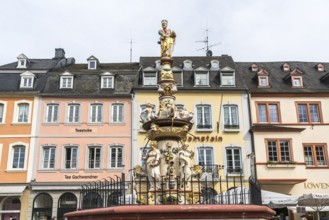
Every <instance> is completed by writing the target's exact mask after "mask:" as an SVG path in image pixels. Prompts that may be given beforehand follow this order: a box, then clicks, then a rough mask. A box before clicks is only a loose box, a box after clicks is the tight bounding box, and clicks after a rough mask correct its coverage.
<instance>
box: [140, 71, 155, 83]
mask: <svg viewBox="0 0 329 220" xmlns="http://www.w3.org/2000/svg"><path fill="white" fill-rule="evenodd" d="M156 84H157V73H156V72H144V77H143V85H144V86H155V85H156Z"/></svg>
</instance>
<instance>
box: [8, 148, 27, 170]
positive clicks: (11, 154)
mask: <svg viewBox="0 0 329 220" xmlns="http://www.w3.org/2000/svg"><path fill="white" fill-rule="evenodd" d="M15 146H23V147H24V148H25V152H24V167H23V168H13V159H14V147H15ZM28 147H29V145H28V144H27V143H24V142H15V143H11V144H9V152H8V154H9V156H8V161H7V171H16V170H17V171H26V170H27V159H28V158H27V157H28V152H29V149H28Z"/></svg>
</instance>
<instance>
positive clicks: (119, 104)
mask: <svg viewBox="0 0 329 220" xmlns="http://www.w3.org/2000/svg"><path fill="white" fill-rule="evenodd" d="M119 106H121V107H122V120H121V121H119V120H118V119H119V118H120V117H119V114H118V109H117V119H116V120H115V118H114V108H120V107H119ZM124 122H125V105H124V103H122V102H116V103H112V104H111V123H124Z"/></svg>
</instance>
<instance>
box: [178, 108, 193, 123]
mask: <svg viewBox="0 0 329 220" xmlns="http://www.w3.org/2000/svg"><path fill="white" fill-rule="evenodd" d="M179 117H180V118H181V119H184V120H187V121H190V120H191V119H192V118H193V113H192V112H189V111H187V109H186V108H185V107H184V109H181V110H179Z"/></svg>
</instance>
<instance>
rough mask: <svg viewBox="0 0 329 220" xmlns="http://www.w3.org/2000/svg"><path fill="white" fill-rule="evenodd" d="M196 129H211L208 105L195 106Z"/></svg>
mask: <svg viewBox="0 0 329 220" xmlns="http://www.w3.org/2000/svg"><path fill="white" fill-rule="evenodd" d="M196 112H197V125H196V127H197V129H211V128H212V123H211V122H212V121H211V107H210V105H197V107H196Z"/></svg>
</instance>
